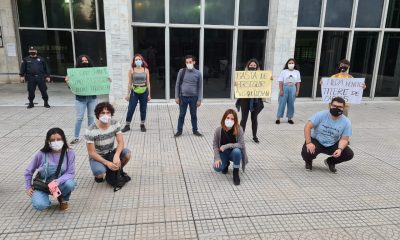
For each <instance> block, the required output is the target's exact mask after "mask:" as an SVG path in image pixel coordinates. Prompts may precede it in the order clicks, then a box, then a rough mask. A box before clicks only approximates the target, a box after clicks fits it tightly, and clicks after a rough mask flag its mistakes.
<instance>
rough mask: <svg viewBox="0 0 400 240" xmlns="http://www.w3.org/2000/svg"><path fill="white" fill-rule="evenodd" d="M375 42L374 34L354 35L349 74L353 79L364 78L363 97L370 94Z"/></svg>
mask: <svg viewBox="0 0 400 240" xmlns="http://www.w3.org/2000/svg"><path fill="white" fill-rule="evenodd" d="M377 42H378V33H376V32H355V33H354V40H353V47H352V52H351V63H350V70H349V72H350V74H351V75H353V77H357V78H365V83H366V84H367V88H366V89H364V92H363V96H364V97H369V95H370V92H371V82H372V73H373V71H374V64H375V54H376V46H377Z"/></svg>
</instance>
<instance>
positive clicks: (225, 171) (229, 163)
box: [221, 162, 231, 174]
mask: <svg viewBox="0 0 400 240" xmlns="http://www.w3.org/2000/svg"><path fill="white" fill-rule="evenodd" d="M229 165H231V162H228V164H227V165H226V166H225V168H224V169H223V170H222V172H221V173H222V174H227V173H228V170H229Z"/></svg>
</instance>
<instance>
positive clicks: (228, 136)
mask: <svg viewBox="0 0 400 240" xmlns="http://www.w3.org/2000/svg"><path fill="white" fill-rule="evenodd" d="M220 143H221V146H222V145H225V144H228V143H236V136H235V135H233V128H231V130H229V131H228V132H225V130H224V129H223V128H221V142H220Z"/></svg>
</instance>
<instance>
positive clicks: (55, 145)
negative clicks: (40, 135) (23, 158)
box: [49, 141, 64, 151]
mask: <svg viewBox="0 0 400 240" xmlns="http://www.w3.org/2000/svg"><path fill="white" fill-rule="evenodd" d="M49 144H50V147H51V149H53V150H54V151H60V150H61V148H62V147H63V146H64V142H63V141H54V142H50V143H49Z"/></svg>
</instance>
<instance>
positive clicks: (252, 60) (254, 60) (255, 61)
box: [244, 58, 261, 70]
mask: <svg viewBox="0 0 400 240" xmlns="http://www.w3.org/2000/svg"><path fill="white" fill-rule="evenodd" d="M252 62H254V63H255V64H256V65H257V70H260V68H261V67H260V63H259V62H258V60H257V59H255V58H252V59H250V60H249V61H247V63H246V66H245V67H244V70H249V65H250V63H252Z"/></svg>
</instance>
